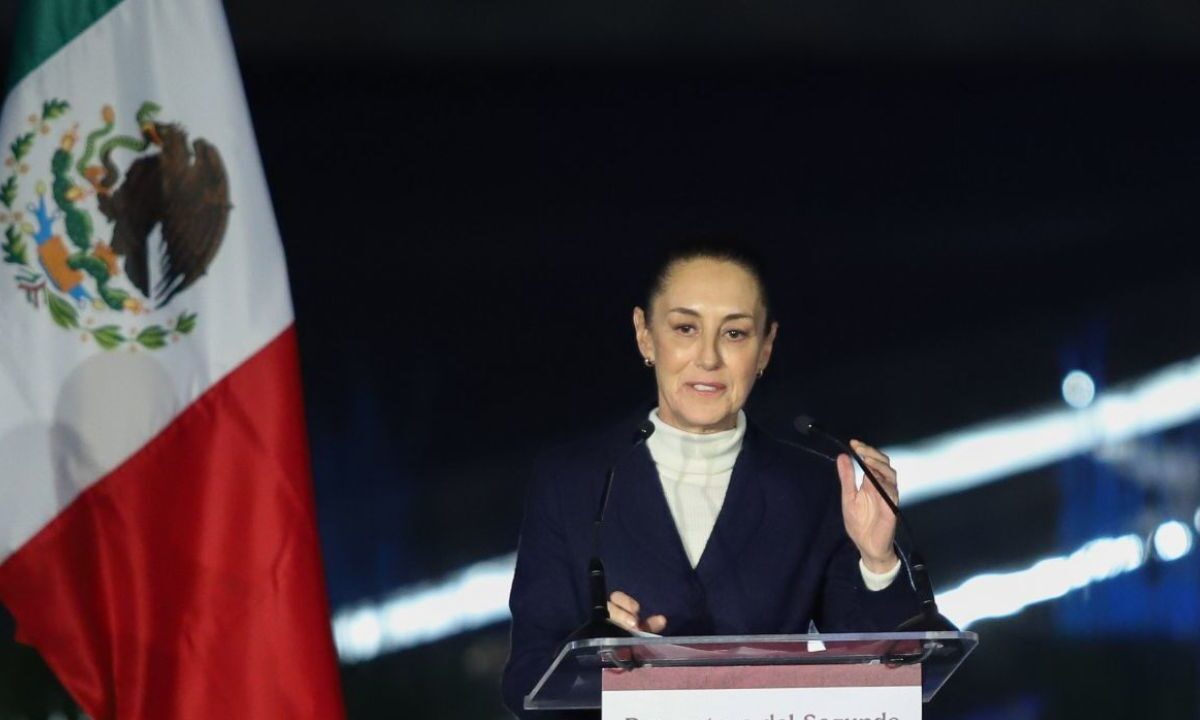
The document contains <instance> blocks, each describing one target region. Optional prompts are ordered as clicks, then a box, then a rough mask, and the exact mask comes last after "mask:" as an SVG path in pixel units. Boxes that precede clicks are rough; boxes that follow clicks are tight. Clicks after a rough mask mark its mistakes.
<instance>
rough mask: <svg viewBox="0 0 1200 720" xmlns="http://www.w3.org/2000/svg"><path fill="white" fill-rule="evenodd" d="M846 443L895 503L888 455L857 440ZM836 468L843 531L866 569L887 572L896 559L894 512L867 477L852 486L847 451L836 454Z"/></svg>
mask: <svg viewBox="0 0 1200 720" xmlns="http://www.w3.org/2000/svg"><path fill="white" fill-rule="evenodd" d="M850 447H852V448H854V451H855V452H856V453H858V456H859V457H861V458H862V459H863V462H864V463H866V465H867V467H869V468H871V472H873V473H875V477H877V478H879V484H880V485H882V486H883V489H884V490H885V491H887V494H888V495H889V496H890V497H891V498H892V502H895V503H896V504H897V505H898V504H899V503H900V491H899V489H898V486H897V485H896V470H895V468H893V467H892V466H891V461H890V460H889V459H888V456H887V455H885V454H883V453H882V452H880V451H879V450H876V449H875V448H873V447H871V446H870V445H867V444H866V443H864V442H862V441H859V440H851V441H850ZM837 470H838V479H839V480H841V483H842V518H843V520H845V522H846V534H847V535H849V536H850V539H851V540H852V541H853V542H854V545H855V546H856V547H857V548H858V552H859V554H860V555H861V556H862V559H863V563H864V564H866V566H867V569H868V570H870V571H872V572H877V573H885V572H888V571H889V570H891V569H892V568H893V567H895V566H896V560H897V558H896V550H895V547H894V546H893V541H894V540H895V539H896V516H895V515H893V514H892V511H891V509H890V508H889V507H888V506H887V504H886V503H884V501H883V498H882V497H880V496H879V491H878V490H876V489H875V486H874V485H873V484H872V483H871V481H870V480H868V479H866V478H864V479H863V483H862V487H861V488H857V487H855V484H854V461H853V460H852V459H851V458H850V456H849V455H847V454H845V453H842V454H841V455H838V458H837Z"/></svg>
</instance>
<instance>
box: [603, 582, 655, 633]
mask: <svg viewBox="0 0 1200 720" xmlns="http://www.w3.org/2000/svg"><path fill="white" fill-rule="evenodd" d="M640 610H641V606H640V605H638V601H637V600H634V599H633V598H632V597H630V596H629V595H626V594H625V593H623V592H621V591H620V590H617V591H615V592H613V593H612V594H611V595H609V596H608V616H609V618H611V619H612V621H613V622H615V623H616V624H618V625H620V626H621V627H623V628H628V629H629V630H641V631H642V632H652V633H656V634H659V633H662V631H663V630H665V629H666V628H667V617H666V616H665V615H651V616H650V617H648V618H646V619H645V620H639V619H638V612H639V611H640Z"/></svg>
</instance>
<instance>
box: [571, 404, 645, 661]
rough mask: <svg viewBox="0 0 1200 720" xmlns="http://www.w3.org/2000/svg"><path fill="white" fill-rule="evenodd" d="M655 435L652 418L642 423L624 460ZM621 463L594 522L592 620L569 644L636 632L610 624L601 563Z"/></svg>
mask: <svg viewBox="0 0 1200 720" xmlns="http://www.w3.org/2000/svg"><path fill="white" fill-rule="evenodd" d="M653 434H654V423H652V422H650V420H649V419H646V420H643V421H641V422H640V423H638V426H637V429H636V430H635V431H634V434H633V444H632V445H630V446H629V447H628V448H627V449H626V450H625V453H624V454H623V455H622V456H621V457H620V460H624V459H625V458H627V457H629V455H630V454H631V453H633V451H634V450H636V449H637V448H639V447H641V446H642V445H643V444H645V442H646V440H648V439H649V438H650V436H651V435H653ZM620 460H618V462H614V463H613V464H612V465H611V466H610V467H609V468H608V474H607V475H606V476H605V478H604V492H603V493H601V495H600V504H599V506H598V507H597V508H596V519H595V520H594V521H592V559H591V561H590V562H588V595H589V596H590V598H591V602H592V609H591V617H590V618H588V621H587V622H585V623H584V624H583V625H582V626H580V627H579V628H578V629H576V630H575V632H573V633H571V634H570V636H568V637H567V640H566V642H568V643H570V642H574V641H575V640H589V639H592V638H602V637H632V636H633V633H631V632H629V631H628V630H626V629H625V628H623V627H620V626H618V625H614V624H612V623H611V622H609V615H608V581H607V579H606V578H605V575H604V563H603V562H602V561H601V560H600V530H601V529H602V528H603V527H604V512H605V510H607V509H608V496H609V495H610V494H611V493H612V485H613V477H614V476H615V475H616V473H617V465H618V464H620Z"/></svg>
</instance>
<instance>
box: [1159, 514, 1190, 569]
mask: <svg viewBox="0 0 1200 720" xmlns="http://www.w3.org/2000/svg"><path fill="white" fill-rule="evenodd" d="M1191 549H1192V529H1191V528H1189V527H1188V526H1187V525H1184V524H1183V523H1181V522H1179V521H1178V520H1171V521H1170V522H1165V523H1163V524H1162V525H1159V526H1158V529H1157V530H1155V531H1154V554H1155V555H1158V558H1159V559H1160V560H1163V561H1165V562H1171V561H1172V560H1178V559H1179V558H1181V557H1183V556H1184V555H1187V554H1188V553H1189V552H1191Z"/></svg>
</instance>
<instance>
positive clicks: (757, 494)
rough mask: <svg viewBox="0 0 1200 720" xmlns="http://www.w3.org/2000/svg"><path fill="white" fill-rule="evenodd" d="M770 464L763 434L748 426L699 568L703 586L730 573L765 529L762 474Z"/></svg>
mask: <svg viewBox="0 0 1200 720" xmlns="http://www.w3.org/2000/svg"><path fill="white" fill-rule="evenodd" d="M770 462H771V458H770V454H769V452H768V448H767V446H766V443H765V442H764V438H763V437H762V434H761V431H760V430H758V428H757V427H756V426H755V425H753V424H748V425H747V427H746V436H745V438H744V439H743V441H742V450H741V452H739V453H738V457H737V460H736V461H735V462H734V465H733V472H732V474H731V475H730V478H729V489H728V490H727V491H726V492H725V502H724V503H722V504H721V510H720V512H718V513H717V522H716V525H714V526H713V531H712V535H710V536H709V538H708V544H706V545H705V546H704V552H703V553H702V554H701V555H700V562H699V563H698V564H697V565H696V573H697V574H698V575H699V576H700V581H701V582H702V583H704V584H706V585H707V584H709V582H711V581H712V580H713V579H715V578H717V577H718V576H720V575H722V574H725V573H728V572H731V571H732V570H733V567H732V565H733V564H734V563H736V561H737V558H738V556H739V554H740V553H741V552H743V550H745V548H746V546H747V544H748V543H749V542H750V541H751V539H753V538H754V536H755V534H757V533H758V531H759V529H760V528H761V527H762V522H763V519H764V516H765V514H766V510H767V506H766V498H765V492H764V489H763V488H764V477H763V473H764V472H765V471H766V469H767V467H768V466H769V465H770Z"/></svg>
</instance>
